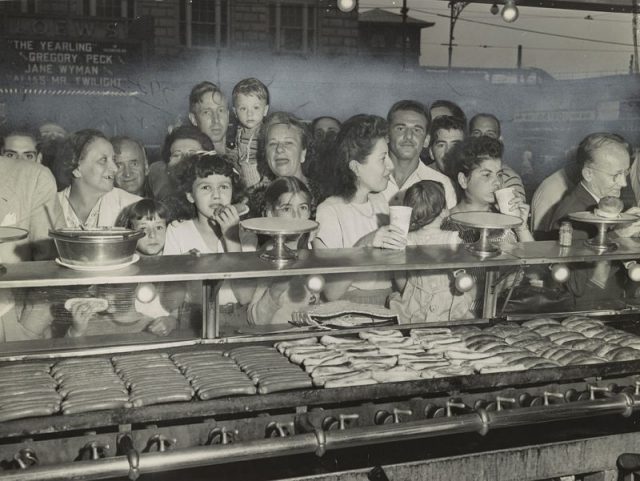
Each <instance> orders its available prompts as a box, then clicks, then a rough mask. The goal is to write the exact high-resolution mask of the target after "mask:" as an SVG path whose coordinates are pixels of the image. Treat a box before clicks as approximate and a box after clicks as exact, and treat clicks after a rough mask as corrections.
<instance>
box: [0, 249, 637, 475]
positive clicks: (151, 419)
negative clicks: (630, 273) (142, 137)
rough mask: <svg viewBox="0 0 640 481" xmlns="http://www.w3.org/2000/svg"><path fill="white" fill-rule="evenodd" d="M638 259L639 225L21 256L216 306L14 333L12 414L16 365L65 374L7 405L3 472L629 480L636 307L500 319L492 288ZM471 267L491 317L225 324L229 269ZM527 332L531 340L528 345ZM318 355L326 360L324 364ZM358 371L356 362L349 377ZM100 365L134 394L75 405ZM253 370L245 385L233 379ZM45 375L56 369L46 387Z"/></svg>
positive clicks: (247, 274)
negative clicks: (490, 253) (162, 326)
mask: <svg viewBox="0 0 640 481" xmlns="http://www.w3.org/2000/svg"><path fill="white" fill-rule="evenodd" d="M639 256H640V243H639V242H637V241H635V240H633V239H624V240H620V241H618V248H617V249H616V250H615V251H613V252H609V253H604V254H597V253H595V252H594V251H592V250H590V249H588V248H586V247H585V246H583V245H582V244H581V243H580V244H579V243H575V244H574V246H573V247H570V248H561V247H559V246H558V245H557V244H556V243H553V242H531V243H523V244H517V245H514V246H512V247H509V248H505V249H504V251H503V252H502V253H501V254H500V255H499V256H497V257H493V258H487V259H480V258H478V257H476V256H473V255H472V254H471V253H469V252H468V251H467V250H466V249H465V248H464V246H456V247H453V248H452V247H449V246H420V247H407V249H406V250H403V251H386V250H380V249H370V248H361V249H340V250H323V251H301V252H300V255H299V258H298V259H297V260H296V261H293V262H290V263H287V264H284V265H275V264H273V263H269V262H265V261H263V260H260V259H259V258H258V257H257V256H256V255H255V254H252V253H245V254H225V255H220V256H218V255H203V256H199V257H196V256H168V257H163V258H144V259H141V260H140V261H139V262H138V263H136V264H134V265H131V266H129V267H127V268H125V269H123V270H119V271H114V272H100V273H91V272H77V271H72V270H68V269H64V268H62V267H60V266H58V265H56V264H55V263H53V262H33V263H25V264H16V265H7V272H6V274H4V275H3V276H2V277H0V289H5V288H6V289H14V290H15V289H32V290H37V289H42V288H47V289H48V288H52V287H61V288H67V287H69V288H71V287H72V288H74V289H85V288H89V289H90V287H89V286H94V285H123V284H131V285H140V284H142V283H162V282H190V283H194V282H195V283H199V284H202V287H201V293H202V301H201V302H202V313H201V315H202V322H201V323H200V324H198V325H196V326H195V327H193V326H190V330H189V329H182V330H180V329H178V330H177V331H176V332H175V333H174V334H171V335H169V336H166V337H163V338H158V337H155V336H152V335H150V334H149V333H136V334H135V335H133V334H132V335H130V336H119V337H118V336H116V335H111V336H109V335H101V336H96V337H89V338H87V339H83V338H67V337H61V338H52V339H42V340H37V341H19V342H7V343H5V344H4V345H2V346H1V347H0V383H2V385H3V389H5V393H0V419H2V415H3V414H2V413H3V411H2V409H5V408H4V406H2V399H3V397H5V398H7V397H8V394H7V392H8V391H9V390H11V389H13V387H12V386H11V383H12V382H13V381H14V380H15V383H16V385H17V386H19V387H20V386H23V387H24V389H26V391H28V392H30V391H29V390H33V389H36V388H37V389H36V392H40V391H39V389H40V388H43V389H44V387H50V388H51V390H52V392H50V393H47V395H51V396H52V398H55V399H57V401H56V403H57V404H55V409H54V408H51V410H50V411H49V412H50V414H48V415H37V416H29V417H22V416H19V417H15V418H12V415H7V417H6V418H5V420H2V421H0V479H8V480H18V479H20V480H49V479H51V480H53V479H112V478H117V479H123V478H126V477H129V478H130V479H137V478H138V477H139V476H142V477H141V479H172V478H171V476H178V475H179V476H186V477H188V478H189V479H211V478H213V477H215V478H216V479H243V480H245V479H246V480H249V479H289V478H295V479H301V478H304V479H322V480H324V479H326V480H329V479H349V480H351V479H362V480H365V479H385V477H384V476H386V477H387V478H388V479H427V478H434V479H452V478H455V479H487V480H489V479H492V480H493V479H504V480H506V479H547V478H553V477H558V476H568V475H579V476H581V477H580V479H607V478H606V476H609V478H610V479H613V478H611V476H613V475H612V473H613V470H615V466H616V464H615V463H616V458H617V456H618V455H620V454H622V453H623V452H640V441H638V440H637V431H636V429H637V427H636V425H637V421H638V419H639V417H638V414H637V413H638V410H640V337H638V338H637V337H636V333H637V332H638V326H637V322H636V319H637V316H636V313H637V308H636V307H635V306H634V305H633V304H629V305H627V304H624V305H623V306H622V307H620V308H616V309H610V308H605V309H601V310H594V311H593V312H590V313H586V314H588V315H585V313H581V317H577V316H574V317H573V318H572V317H571V316H570V314H569V313H566V312H565V313H547V314H545V315H544V316H542V317H541V316H539V315H538V313H536V312H531V313H529V316H528V317H527V319H526V320H525V319H524V317H522V316H521V318H518V319H515V320H511V319H509V318H507V317H504V316H503V317H499V316H498V314H499V312H498V310H497V293H496V292H494V291H493V288H494V284H495V279H496V278H497V277H498V276H500V274H501V272H503V271H504V270H505V269H507V270H514V269H526V268H528V267H529V266H536V265H540V264H543V265H545V264H549V265H551V264H558V263H563V264H566V265H568V266H569V267H570V266H571V265H572V264H573V263H576V262H594V261H597V260H607V261H611V262H613V263H617V262H620V261H626V260H633V259H636V258H638V257H639ZM459 268H467V269H468V268H485V269H486V272H487V282H486V285H485V291H484V303H485V307H484V310H483V317H482V318H481V319H475V320H469V321H457V322H452V323H444V322H443V323H430V324H411V325H392V326H384V327H379V328H376V329H373V330H372V329H370V328H351V329H343V330H334V331H324V330H322V331H319V330H317V329H314V328H306V329H301V328H291V326H288V327H289V328H288V329H285V326H272V328H270V329H259V328H252V327H251V326H245V327H242V328H240V329H235V327H234V328H233V329H230V328H226V329H225V314H226V313H225V312H224V309H223V306H221V305H220V303H219V302H217V294H218V293H219V289H218V288H219V285H220V283H222V282H224V281H226V280H228V279H245V278H276V277H286V276H293V275H299V276H314V275H327V274H348V273H354V272H358V273H360V272H390V271H407V270H434V271H437V270H452V269H459ZM593 314H598V316H596V317H594V316H593ZM534 319H537V320H538V321H539V322H532V321H533V320H534ZM527 323H529V324H527ZM533 338H535V339H534V341H535V342H534V344H535V346H534V345H533V344H531V343H530V340H531V339H533ZM605 339H606V340H605ZM527 340H529V341H527ZM562 342H565V344H562ZM536 343H537V344H536ZM494 344H495V345H494ZM274 346H277V347H278V348H279V349H278V350H276V349H274ZM636 348H637V349H636ZM523 349H529V350H530V352H531V355H530V356H529V355H527V356H525V357H521V358H517V357H514V356H516V355H517V353H518V352H525V351H523ZM572 350H573V351H575V352H572ZM589 350H591V352H589ZM507 351H509V352H510V353H512V356H511V358H510V357H509V356H508V355H506V354H505V352H507ZM578 351H580V352H578ZM489 352H490V353H491V355H489V354H488V353H489ZM527 352H528V351H527ZM636 352H637V354H638V357H637V358H636ZM453 353H456V354H453ZM545 354H546V357H545ZM296 356H297V357H296ZM553 356H556V357H553ZM556 358H557V359H556ZM345 359H347V360H346V361H345ZM312 361H313V363H314V364H316V363H317V364H322V367H323V368H325V369H326V373H324V374H318V375H317V376H316V375H314V372H315V373H318V371H315V370H314V369H315V368H312V367H311V366H312ZM189 363H191V364H189ZM271 363H276V364H274V365H277V366H278V368H277V369H271V368H270V367H269V366H270V365H271ZM277 363H280V364H277ZM363 363H364V364H363ZM366 363H370V364H371V365H372V366H373V367H371V366H369V364H366ZM510 363H511V364H510ZM345 364H349V367H345ZM427 365H428V366H430V367H428V368H425V370H424V371H420V367H424V366H427ZM90 366H91V367H90ZM98 366H99V367H98ZM105 366H106V368H105ZM214 366H215V369H214ZM280 366H282V367H280ZM354 366H355V368H354ZM363 366H364V367H363ZM367 366H368V367H367ZM407 366H413V367H414V368H415V369H414V370H415V371H416V372H418V374H416V375H414V374H415V373H414V374H412V375H411V376H412V377H407V372H409V371H411V372H413V371H414V370H412V369H410V368H408V367H407ZM507 366H510V367H507ZM165 367H167V370H166V371H165V370H161V369H164V368H165ZM223 367H224V368H223ZM227 367H228V369H227ZM74 369H76V370H74ZM105 369H106V371H108V372H106V371H105ZM154 369H157V370H154ZM112 371H113V372H112ZM145 371H147V372H148V374H149V376H147V377H146V378H144V377H143V378H141V377H140V376H141V373H143V372H145ZM231 371H233V376H235V377H233V376H232V374H231ZM20 372H24V373H29V374H31V377H32V378H33V379H31V380H30V381H28V382H27V381H24V380H23V379H22V378H26V377H29V376H26V375H25V376H22V378H21V377H20V375H19V374H18V373H20ZM323 372H325V371H323ZM345 372H346V373H348V374H349V375H351V373H353V372H355V373H356V374H354V377H352V378H349V380H348V381H347V382H346V383H345V382H341V381H340V378H339V375H340V374H341V373H345ZM2 373H5V377H4V381H3V379H2ZM283 373H287V374H286V375H285V374H283ZM103 374H108V375H109V376H111V378H109V379H110V380H109V381H108V382H113V383H114V385H116V384H117V387H116V388H114V389H113V390H111V389H108V390H107V389H105V390H104V391H103V392H109V393H112V391H113V392H116V394H115V397H114V398H113V399H120V397H119V396H121V395H124V396H125V400H123V401H117V403H120V402H121V404H114V406H118V407H115V408H108V406H109V405H108V404H105V402H106V401H107V399H106V394H105V396H103V398H102V399H96V396H94V395H88V394H86V393H83V392H80V393H79V394H78V395H79V396H80V397H79V398H78V399H79V401H78V402H72V400H71V399H70V396H71V395H72V393H73V392H74V389H75V388H78V386H80V385H82V380H83V379H84V378H86V383H87V384H92V383H93V384H100V382H101V381H100V380H99V379H101V378H100V377H99V376H102V375H103ZM218 375H219V377H216V376H218ZM238 376H240V377H242V378H243V379H244V380H245V381H246V382H245V384H242V386H243V389H248V390H247V391H243V392H242V393H241V392H240V390H236V391H234V390H233V389H236V388H237V386H236V384H234V383H235V382H236V380H237V379H238ZM269 376H274V377H275V380H274V379H271V378H269ZM305 376H307V377H305ZM398 376H399V377H398ZM37 379H46V381H43V382H42V383H41V385H37V386H35V387H34V384H38V382H37ZM118 379H119V380H118ZM247 379H250V382H248V381H247ZM65 382H67V383H68V384H67V385H65ZM105 382H107V381H105ZM119 382H121V383H122V385H120V384H118V383H119ZM198 382H201V383H203V384H201V385H198ZM283 383H284V384H285V385H284V386H283V385H282V384H283ZM286 383H290V384H289V385H288V386H287V385H286ZM332 383H333V384H332ZM184 386H186V387H184ZM332 386H335V387H332ZM94 388H96V387H95V386H94ZM232 388H233V389H232ZM96 389H97V388H96ZM136 389H142V390H143V391H141V394H136V392H135V390H136ZM144 389H147V391H144ZM225 389H229V391H228V393H230V394H228V395H225V393H226V392H227V391H224V390H225ZM172 390H174V391H173V392H172ZM175 390H178V391H177V392H176V391H175ZM92 392H94V391H92ZM118 393H122V394H118ZM183 393H187V394H184V395H183ZM177 394H181V395H177ZM109 395H111V394H109ZM181 396H182V397H181ZM12 399H13V398H12ZM165 401H166V402H165ZM114 402H116V401H114ZM87 405H89V406H94V407H96V408H97V409H86V408H87ZM100 406H102V409H100ZM38 407H39V405H38ZM30 408H32V406H31V404H28V405H26V409H27V411H28V409H30ZM7 409H8V408H7ZM34 412H37V411H34ZM176 471H180V472H181V474H176ZM150 473H154V474H153V475H151V474H150ZM596 473H598V474H596ZM162 476H167V477H166V478H162ZM374 476H378V477H377V478H376V477H374ZM589 476H591V477H589ZM594 476H601V478H597V477H594ZM173 479H175V478H173Z"/></svg>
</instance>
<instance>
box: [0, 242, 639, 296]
mask: <svg viewBox="0 0 640 481" xmlns="http://www.w3.org/2000/svg"><path fill="white" fill-rule="evenodd" d="M503 249H504V250H503V252H502V253H501V254H500V255H499V256H497V257H494V258H487V259H481V258H479V257H476V256H474V255H473V254H471V253H470V252H469V251H468V250H467V249H466V248H465V246H464V245H457V246H448V245H435V246H410V247H407V248H406V249H405V250H387V249H376V248H369V247H362V248H349V249H326V250H302V251H300V252H299V257H298V259H297V260H295V261H292V262H289V263H286V264H282V265H279V264H275V263H272V262H269V261H265V260H262V259H260V258H259V257H258V256H257V254H256V253H255V252H251V253H249V252H246V253H227V254H207V255H201V256H191V255H183V256H161V257H151V258H142V259H140V260H139V261H138V262H137V263H135V264H133V265H131V266H128V267H126V268H123V269H120V270H115V271H95V272H84V271H75V270H72V269H68V268H65V267H61V266H59V265H57V264H56V263H55V262H53V261H38V262H23V263H19V264H6V268H7V272H6V273H5V274H2V275H0V289H1V288H16V287H44V286H69V285H90V284H115V283H129V282H132V283H133V282H159V281H165V282H166V281H202V280H212V281H215V280H223V279H246V278H258V277H281V276H290V275H310V274H348V273H354V272H360V273H361V272H382V271H397V270H422V269H425V270H438V269H458V268H473V267H499V266H517V265H528V264H545V263H553V262H585V261H593V260H603V259H606V260H612V261H614V260H623V259H634V258H640V241H637V240H635V239H622V240H620V241H618V249H617V250H615V251H613V252H609V253H605V254H598V253H596V252H594V251H592V250H590V249H589V248H587V247H586V246H584V245H583V243H582V242H581V241H576V242H575V243H574V246H572V247H565V248H561V247H560V246H558V244H557V243H556V242H553V241H542V242H527V243H522V244H515V245H509V246H503Z"/></svg>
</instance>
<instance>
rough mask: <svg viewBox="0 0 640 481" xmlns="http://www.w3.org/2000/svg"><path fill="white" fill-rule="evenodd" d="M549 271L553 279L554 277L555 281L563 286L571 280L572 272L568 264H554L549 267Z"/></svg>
mask: <svg viewBox="0 0 640 481" xmlns="http://www.w3.org/2000/svg"><path fill="white" fill-rule="evenodd" d="M549 269H551V277H553V280H554V281H556V282H559V283H561V284H562V283H564V282H567V281H568V280H569V274H571V271H570V270H569V268H568V267H567V265H566V264H553V265H551V266H549Z"/></svg>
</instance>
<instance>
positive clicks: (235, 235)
mask: <svg viewBox="0 0 640 481" xmlns="http://www.w3.org/2000/svg"><path fill="white" fill-rule="evenodd" d="M176 178H177V180H178V182H179V185H180V191H181V192H182V195H184V196H185V198H186V199H187V201H188V202H189V204H191V206H192V207H191V215H190V216H188V218H186V219H182V220H180V221H175V222H172V223H171V225H170V226H169V228H168V229H167V238H166V242H165V247H164V254H165V255H169V254H186V253H189V252H194V251H197V252H199V253H201V254H216V253H222V252H241V251H242V245H241V243H240V236H239V228H238V224H239V222H240V217H239V215H238V211H237V210H236V208H235V207H234V206H233V205H232V204H233V203H235V202H237V201H238V200H240V199H242V197H243V195H244V188H243V186H242V181H241V180H240V174H239V172H238V171H237V170H236V169H235V167H233V164H232V163H231V161H230V160H228V159H227V158H226V157H225V156H224V155H218V154H211V153H199V154H193V155H191V156H189V157H187V158H186V159H185V160H184V161H182V162H181V163H180V165H178V166H177V170H176Z"/></svg>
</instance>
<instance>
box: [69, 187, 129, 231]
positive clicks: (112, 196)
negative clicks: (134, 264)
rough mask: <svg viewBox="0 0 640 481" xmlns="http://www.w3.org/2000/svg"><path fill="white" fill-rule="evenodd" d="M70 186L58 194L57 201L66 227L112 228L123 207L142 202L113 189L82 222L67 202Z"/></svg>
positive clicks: (117, 189)
mask: <svg viewBox="0 0 640 481" xmlns="http://www.w3.org/2000/svg"><path fill="white" fill-rule="evenodd" d="M70 194H71V186H69V187H67V188H66V189H64V190H61V191H60V192H58V201H59V202H60V207H61V208H62V214H63V216H64V222H65V225H66V226H67V227H80V226H82V227H113V226H114V225H115V223H116V219H117V218H118V214H120V212H122V209H124V208H125V207H127V206H129V205H131V204H134V203H136V202H138V201H139V200H142V197H140V196H138V195H135V194H130V193H129V192H127V191H126V190H123V189H119V188H118V187H114V188H113V189H111V190H110V191H109V192H107V193H106V194H104V195H103V196H102V197H100V199H99V200H98V202H96V205H94V206H93V208H92V209H91V212H90V213H89V216H88V217H87V220H86V221H84V222H82V221H81V220H80V219H78V216H77V215H76V213H75V212H74V210H73V207H72V206H71V203H70V202H69V195H70Z"/></svg>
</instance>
